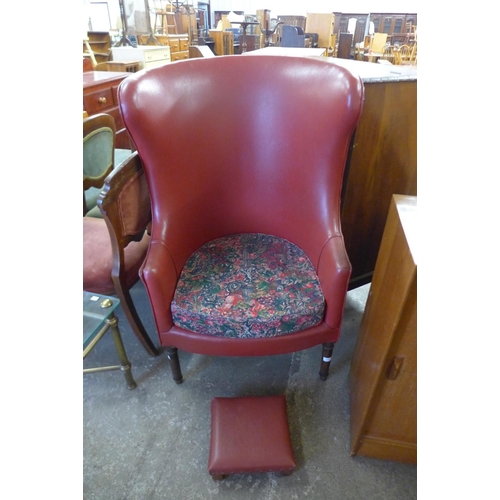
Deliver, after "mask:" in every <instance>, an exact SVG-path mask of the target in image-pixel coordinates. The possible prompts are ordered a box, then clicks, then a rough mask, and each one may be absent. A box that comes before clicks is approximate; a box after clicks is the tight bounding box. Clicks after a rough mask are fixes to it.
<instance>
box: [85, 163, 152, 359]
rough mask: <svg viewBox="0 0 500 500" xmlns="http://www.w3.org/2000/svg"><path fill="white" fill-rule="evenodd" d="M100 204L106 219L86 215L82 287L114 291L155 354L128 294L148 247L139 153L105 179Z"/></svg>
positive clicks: (137, 332)
mask: <svg viewBox="0 0 500 500" xmlns="http://www.w3.org/2000/svg"><path fill="white" fill-rule="evenodd" d="M97 205H98V208H99V209H100V211H101V213H102V218H95V217H83V289H84V290H86V291H89V292H94V293H98V294H104V295H112V294H116V295H117V296H118V298H119V299H120V303H121V306H122V309H123V312H124V313H125V316H126V318H127V320H128V322H129V323H130V326H131V327H132V329H133V331H134V333H135V335H136V336H137V338H138V339H139V341H140V342H141V344H142V345H143V347H144V349H146V351H147V352H148V353H149V354H151V355H152V356H156V355H157V354H158V349H157V348H156V346H155V344H154V343H153V341H152V340H151V338H150V337H149V335H148V333H147V332H146V329H145V328H144V325H143V324H142V321H141V319H140V317H139V315H138V313H137V310H136V308H135V305H134V302H133V300H132V297H131V295H130V288H131V287H132V286H133V285H134V284H135V283H136V282H137V281H138V279H139V268H140V266H141V265H142V263H143V262H144V259H145V257H146V252H147V250H148V246H149V240H150V236H149V234H148V232H147V228H148V226H149V223H150V221H151V204H150V198H149V192H148V187H147V181H146V176H145V174H144V171H143V170H142V167H141V163H140V161H139V158H138V157H137V153H134V154H132V156H130V157H129V158H128V160H125V161H124V162H123V163H122V164H121V165H119V166H118V167H117V168H116V169H115V170H113V172H112V173H111V174H110V175H109V176H108V177H107V178H106V180H105V182H104V187H103V190H102V192H101V194H100V195H99V199H98V201H97Z"/></svg>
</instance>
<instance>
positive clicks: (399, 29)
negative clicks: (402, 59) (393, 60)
mask: <svg viewBox="0 0 500 500" xmlns="http://www.w3.org/2000/svg"><path fill="white" fill-rule="evenodd" d="M370 21H372V22H373V25H374V27H375V33H387V35H388V36H387V41H388V42H389V43H391V44H394V43H402V44H403V43H407V42H408V35H409V34H410V31H411V30H410V31H409V29H408V27H409V26H416V25H417V14H384V13H373V14H370Z"/></svg>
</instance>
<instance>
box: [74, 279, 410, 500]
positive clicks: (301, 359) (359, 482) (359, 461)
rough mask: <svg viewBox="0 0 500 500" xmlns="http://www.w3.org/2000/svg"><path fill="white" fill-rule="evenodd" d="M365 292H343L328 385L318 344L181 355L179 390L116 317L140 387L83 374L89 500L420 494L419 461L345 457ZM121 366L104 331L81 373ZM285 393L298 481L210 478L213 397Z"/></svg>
mask: <svg viewBox="0 0 500 500" xmlns="http://www.w3.org/2000/svg"><path fill="white" fill-rule="evenodd" d="M368 291H369V285H367V286H364V287H361V288H358V289H356V290H353V291H351V292H349V293H348V299H347V304H346V309H345V314H344V325H343V330H342V333H341V337H340V339H339V341H338V342H337V345H336V347H335V350H334V352H333V360H332V364H331V368H330V376H329V378H328V379H327V380H326V382H322V381H321V380H320V379H319V376H318V370H319V363H320V357H321V347H320V346H318V347H314V348H311V349H308V350H305V351H302V352H298V353H294V354H287V355H280V356H271V357H264V358H252V357H249V358H229V357H209V356H201V355H195V354H190V353H186V352H180V360H181V366H182V369H183V374H184V383H183V384H181V385H176V384H175V383H174V382H173V380H172V379H171V373H170V369H169V367H168V360H167V358H166V355H165V354H164V353H162V354H161V355H160V356H158V357H156V358H152V357H150V356H149V355H148V354H147V353H146V352H145V351H144V349H143V348H142V346H141V345H140V344H139V342H138V341H137V339H136V338H135V336H134V334H133V333H132V331H131V329H130V327H129V326H128V324H127V322H126V320H125V318H124V316H123V314H122V312H121V310H119V312H118V316H119V320H120V330H121V333H122V336H123V340H124V343H125V347H126V350H127V354H128V356H129V359H130V361H131V363H132V372H133V376H134V378H135V380H136V382H137V388H136V389H133V390H129V389H128V388H127V386H126V384H125V379H124V377H123V375H122V374H121V373H120V372H118V371H114V372H103V373H95V374H94V373H93V374H85V375H84V377H83V395H84V400H83V422H84V429H83V498H85V499H89V500H90V499H99V500H101V499H102V500H146V499H148V500H149V499H164V500H168V499H175V500H194V499H201V500H209V499H213V498H226V499H231V500H234V499H241V500H246V499H266V500H271V499H283V500H285V499H286V500H293V499H303V498H311V499H314V500H336V499H338V500H367V499H369V500H378V499H380V500H411V499H416V498H417V467H416V466H412V465H406V464H401V463H396V462H388V461H381V460H376V459H371V458H365V457H351V456H350V453H349V449H350V443H349V439H350V436H349V392H348V379H349V368H350V361H351V358H352V354H353V352H354V348H355V344H356V338H357V334H358V331H359V326H360V321H361V317H362V314H363V310H364V305H365V302H366V298H367V295H368ZM133 297H134V300H135V301H136V303H137V304H138V310H139V314H140V315H141V317H142V318H143V320H144V324H145V326H146V328H147V329H148V331H150V332H152V337H154V336H155V333H154V332H155V329H154V325H153V321H152V316H151V312H150V309H149V303H148V302H147V298H146V295H145V291H144V288H143V286H142V284H141V283H138V284H137V285H136V286H135V287H134V289H133ZM155 340H156V339H155ZM115 360H116V354H115V350H114V345H113V342H112V338H111V336H110V335H109V336H106V337H105V338H104V339H103V340H102V341H101V342H100V344H98V346H97V347H96V348H95V350H94V351H93V352H92V353H91V354H90V355H89V356H88V357H87V359H86V360H85V361H84V367H90V366H94V365H97V364H104V363H110V364H115V362H116V361H115ZM283 393H284V394H286V397H287V401H288V419H289V425H290V433H291V439H292V445H293V448H294V453H295V459H296V462H297V468H296V470H295V471H294V472H293V474H292V475H290V476H281V475H279V474H277V473H259V474H248V475H245V474H235V475H232V476H229V477H228V478H226V479H225V480H223V481H214V480H212V478H211V476H210V475H209V474H208V470H207V461H208V450H209V442H210V410H209V407H210V401H211V399H212V398H213V397H215V396H226V397H232V396H244V395H270V394H283Z"/></svg>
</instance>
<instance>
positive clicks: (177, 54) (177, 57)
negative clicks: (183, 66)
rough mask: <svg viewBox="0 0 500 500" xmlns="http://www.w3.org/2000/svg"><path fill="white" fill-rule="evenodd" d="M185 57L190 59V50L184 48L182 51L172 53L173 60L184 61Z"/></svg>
mask: <svg viewBox="0 0 500 500" xmlns="http://www.w3.org/2000/svg"><path fill="white" fill-rule="evenodd" d="M183 59H189V50H183V51H182V52H174V53H173V54H172V61H182V60H183Z"/></svg>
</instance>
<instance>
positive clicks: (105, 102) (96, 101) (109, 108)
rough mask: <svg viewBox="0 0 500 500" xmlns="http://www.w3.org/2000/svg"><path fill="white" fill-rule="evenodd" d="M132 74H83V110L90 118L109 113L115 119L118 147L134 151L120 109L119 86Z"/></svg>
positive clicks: (107, 72)
mask: <svg viewBox="0 0 500 500" xmlns="http://www.w3.org/2000/svg"><path fill="white" fill-rule="evenodd" d="M129 75H130V73H126V72H123V73H122V72H113V71H88V72H86V73H83V110H84V111H86V112H87V114H88V116H92V115H96V114H97V113H107V114H109V115H111V116H112V117H113V118H114V119H115V126H116V143H115V144H116V147H117V148H119V149H133V148H132V145H131V139H130V137H129V135H128V132H127V131H126V129H125V127H124V125H123V120H122V117H121V114H120V110H119V108H118V94H117V92H118V86H119V85H120V82H121V81H122V80H124V79H125V78H127V77H128V76H129Z"/></svg>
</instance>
